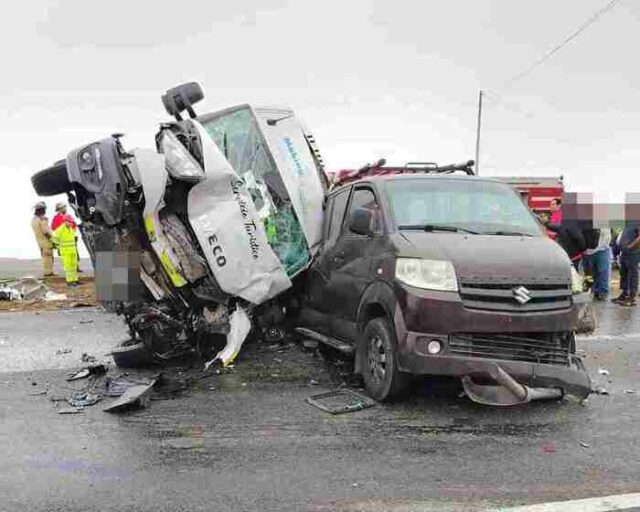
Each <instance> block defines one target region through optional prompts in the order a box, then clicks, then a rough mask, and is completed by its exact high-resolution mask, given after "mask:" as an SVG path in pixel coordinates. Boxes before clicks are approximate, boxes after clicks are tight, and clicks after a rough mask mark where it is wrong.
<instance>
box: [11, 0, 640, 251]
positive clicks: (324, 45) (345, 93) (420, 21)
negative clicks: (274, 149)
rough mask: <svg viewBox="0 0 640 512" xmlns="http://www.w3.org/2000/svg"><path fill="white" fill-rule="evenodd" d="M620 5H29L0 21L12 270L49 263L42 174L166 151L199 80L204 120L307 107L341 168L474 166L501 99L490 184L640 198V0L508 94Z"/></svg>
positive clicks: (515, 1) (476, 0) (487, 166)
mask: <svg viewBox="0 0 640 512" xmlns="http://www.w3.org/2000/svg"><path fill="white" fill-rule="evenodd" d="M605 3H606V1H605V0H563V1H561V2H560V1H558V0H536V1H531V0H530V1H524V0H522V1H520V0H466V1H463V0H447V1H445V0H439V1H427V0H423V1H421V2H418V1H414V0H411V1H401V0H393V1H390V0H386V1H359V0H349V1H346V0H341V1H333V0H324V1H322V2H317V1H314V2H312V1H305V0H298V1H296V2H293V1H284V0H253V1H247V0H234V1H233V2H219V1H218V2H215V1H204V0H203V1H188V0H180V1H179V2H178V1H175V2H168V1H166V0H154V1H143V0H136V1H131V0H128V1H123V0H110V1H109V2H106V3H105V2H90V1H86V0H84V1H64V2H63V1H60V2H55V1H48V2H44V1H38V0H29V1H28V2H15V3H13V2H12V3H11V4H10V8H9V7H8V6H5V8H4V12H3V15H2V18H1V19H0V48H1V49H0V52H2V59H1V60H0V63H1V65H2V74H1V75H0V76H1V77H2V78H1V80H0V137H1V139H0V140H2V143H1V145H0V148H1V149H2V151H0V176H1V179H2V185H3V187H2V192H3V197H2V201H1V202H0V204H1V206H0V218H2V219H3V220H4V223H3V233H4V234H5V235H4V236H3V240H2V243H1V244H0V256H10V257H38V250H37V246H36V244H35V241H34V239H33V234H32V233H31V230H30V227H29V221H30V218H31V215H32V206H33V204H34V203H35V202H36V200H37V198H36V196H35V194H34V193H33V191H32V189H31V184H30V180H29V178H30V176H31V174H32V173H33V172H35V171H37V170H39V169H41V168H43V167H46V166H47V165H49V164H51V163H53V162H54V161H55V160H57V159H60V158H64V157H65V156H66V153H67V152H68V151H69V150H71V149H73V148H74V147H77V146H79V145H82V144H84V143H86V142H91V141H93V140H96V139H99V138H102V137H104V136H106V135H109V134H111V133H115V132H123V133H125V134H127V137H126V138H125V139H124V143H125V145H126V146H127V147H128V148H133V147H140V146H144V147H153V145H154V139H153V137H154V134H155V132H156V129H157V125H158V123H159V122H161V121H163V120H165V119H167V116H166V114H165V113H164V109H163V107H162V104H161V102H160V95H161V94H162V93H163V92H164V91H165V90H166V89H167V88H169V87H171V86H173V85H176V84H178V83H180V82H184V81H191V80H196V81H199V82H200V83H201V85H202V87H203V89H204V91H205V100H204V102H203V103H202V104H201V105H199V106H198V107H199V109H200V111H202V110H203V109H207V110H215V109H218V108H220V107H224V106H229V105H231V104H237V103H245V102H250V103H257V104H265V103H266V104H270V105H271V104H276V105H278V104H283V105H287V106H290V107H293V108H294V109H295V110H296V112H297V114H298V115H299V116H300V117H301V118H302V119H303V120H304V121H305V122H306V124H307V125H308V126H309V127H310V128H311V130H312V131H313V132H314V133H315V135H316V138H317V139H318V143H319V145H320V149H321V151H322V152H323V156H324V159H325V160H326V162H327V164H328V167H329V169H333V170H335V169H340V168H346V167H350V166H359V165H362V164H364V163H367V162H369V161H372V160H375V159H377V158H380V157H382V156H384V157H386V158H387V160H388V161H389V162H393V163H404V162H406V161H410V160H413V161H416V160H422V161H436V162H439V163H450V162H453V161H456V162H457V161H461V160H466V159H468V158H473V157H474V151H475V127H476V108H477V107H476V102H477V94H478V90H479V89H485V90H487V91H489V92H490V93H493V95H494V96H496V95H498V96H500V97H502V98H503V100H504V103H503V104H502V105H491V103H490V102H487V104H486V109H485V112H484V117H483V135H482V153H481V173H482V174H484V175H523V176H526V175H540V176H546V175H549V176H554V175H560V174H562V175H564V176H565V181H566V183H567V187H568V188H569V189H571V190H575V191H593V192H594V193H595V194H596V198H599V199H600V200H603V201H622V200H623V199H624V193H625V192H628V191H640V178H639V175H638V168H639V162H640V147H639V145H638V139H639V137H638V135H639V130H638V128H639V127H640V66H638V64H637V60H638V57H637V51H638V48H640V2H639V1H638V0H622V1H621V2H620V3H619V4H617V5H616V7H615V8H614V9H613V10H612V11H610V12H608V13H606V14H605V15H603V16H602V17H601V19H600V20H599V21H598V22H597V23H595V24H594V25H592V26H591V27H590V28H589V29H588V30H587V31H585V32H584V33H583V34H582V35H581V36H580V37H578V38H577V39H575V40H574V41H572V42H571V43H570V44H569V45H567V46H566V47H564V48H563V49H562V50H561V51H560V52H558V53H557V54H556V55H555V56H554V57H553V58H552V59H550V60H549V61H547V62H546V63H545V64H543V65H542V66H540V67H538V68H537V69H536V70H535V71H534V72H533V73H531V74H530V75H529V76H527V77H526V78H525V79H523V80H521V81H519V82H517V83H515V84H514V85H513V86H511V87H506V88H505V86H504V84H505V82H507V81H508V79H509V78H511V77H512V76H514V75H515V74H516V73H518V72H521V71H522V70H523V69H526V68H527V67H528V66H529V65H530V64H531V63H533V62H534V61H536V60H537V59H538V58H539V57H541V56H542V55H543V54H544V53H545V52H547V51H548V50H549V49H550V48H552V47H553V46H554V45H555V44H557V43H558V42H560V41H561V40H563V39H564V38H565V37H566V36H567V35H569V34H570V33H571V32H572V31H574V30H575V29H576V28H577V27H578V26H579V25H580V24H581V23H582V22H584V21H585V20H586V19H587V18H588V17H589V16H590V15H591V14H592V13H593V12H594V11H596V10H598V9H600V8H602V7H603V5H605ZM57 199H58V198H49V199H48V200H47V202H48V204H49V205H50V208H51V209H52V208H53V204H54V203H55V202H56V200H57Z"/></svg>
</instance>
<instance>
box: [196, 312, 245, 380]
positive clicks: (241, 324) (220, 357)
mask: <svg viewBox="0 0 640 512" xmlns="http://www.w3.org/2000/svg"><path fill="white" fill-rule="evenodd" d="M250 330H251V320H249V316H248V315H247V313H246V312H245V311H244V309H242V308H241V307H240V306H237V307H236V310H235V311H234V312H233V313H231V315H230V316H229V334H227V344H226V345H225V347H224V349H222V350H221V351H220V352H218V354H217V355H216V357H214V358H213V359H212V360H211V361H209V362H208V363H207V364H205V366H204V369H205V371H206V370H207V369H208V368H209V366H211V365H212V364H213V363H214V362H215V361H222V365H223V366H229V365H230V364H231V363H233V361H234V360H235V358H236V357H237V355H238V353H239V352H240V348H241V347H242V344H243V343H244V340H245V339H246V338H247V335H248V334H249V331H250Z"/></svg>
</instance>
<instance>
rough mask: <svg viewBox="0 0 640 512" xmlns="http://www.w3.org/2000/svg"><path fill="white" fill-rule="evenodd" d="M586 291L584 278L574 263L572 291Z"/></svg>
mask: <svg viewBox="0 0 640 512" xmlns="http://www.w3.org/2000/svg"><path fill="white" fill-rule="evenodd" d="M583 291H584V279H583V278H582V276H581V275H580V274H579V273H578V271H577V270H576V269H575V267H574V266H573V265H571V293H573V294H577V293H582V292H583Z"/></svg>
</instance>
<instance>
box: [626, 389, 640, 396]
mask: <svg viewBox="0 0 640 512" xmlns="http://www.w3.org/2000/svg"><path fill="white" fill-rule="evenodd" d="M624 392H625V394H627V395H635V394H636V393H637V391H636V390H635V389H625V390H624Z"/></svg>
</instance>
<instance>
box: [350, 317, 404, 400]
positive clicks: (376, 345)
mask: <svg viewBox="0 0 640 512" xmlns="http://www.w3.org/2000/svg"><path fill="white" fill-rule="evenodd" d="M358 350H360V351H361V352H360V358H359V359H360V361H361V371H362V378H363V380H364V387H365V389H366V391H367V393H368V394H369V396H370V397H371V398H373V399H374V400H378V401H379V402H385V401H391V400H393V399H396V398H398V397H399V395H400V393H402V391H403V390H404V389H405V387H406V385H407V382H408V378H409V376H408V375H407V374H406V373H403V372H401V371H400V370H399V369H398V343H397V341H396V335H395V331H394V329H393V326H392V325H391V323H390V322H389V321H388V320H387V319H386V318H374V319H373V320H371V321H370V322H369V323H368V324H367V325H366V326H365V328H364V330H363V332H362V337H361V338H360V342H359V343H358Z"/></svg>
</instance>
